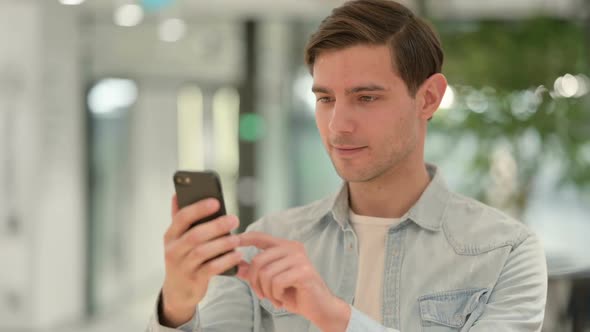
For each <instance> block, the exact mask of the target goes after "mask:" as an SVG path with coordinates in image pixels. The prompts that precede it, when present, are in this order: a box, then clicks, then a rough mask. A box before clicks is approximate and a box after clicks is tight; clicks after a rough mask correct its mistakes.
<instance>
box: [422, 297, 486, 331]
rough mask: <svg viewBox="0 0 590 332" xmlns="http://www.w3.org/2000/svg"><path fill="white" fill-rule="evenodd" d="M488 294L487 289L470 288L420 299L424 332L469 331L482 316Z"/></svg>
mask: <svg viewBox="0 0 590 332" xmlns="http://www.w3.org/2000/svg"><path fill="white" fill-rule="evenodd" d="M488 294H489V290H488V289H487V288H477V289H475V288H470V289H459V290H452V291H446V292H440V293H434V294H429V295H425V296H422V297H420V298H419V299H418V302H419V307H420V318H421V324H422V331H424V332H447V331H469V328H471V326H472V325H473V322H474V321H475V320H477V318H478V317H479V316H480V315H481V314H482V312H483V310H484V306H485V304H486V302H487V299H488Z"/></svg>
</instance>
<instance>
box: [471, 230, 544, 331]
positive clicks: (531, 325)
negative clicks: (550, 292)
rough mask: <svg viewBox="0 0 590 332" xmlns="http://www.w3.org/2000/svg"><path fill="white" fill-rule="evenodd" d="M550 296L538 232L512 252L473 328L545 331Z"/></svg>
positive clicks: (477, 329)
mask: <svg viewBox="0 0 590 332" xmlns="http://www.w3.org/2000/svg"><path fill="white" fill-rule="evenodd" d="M546 298H547V262H546V260H545V253H544V251H543V247H542V245H541V243H540V241H539V239H538V237H537V236H536V235H530V236H529V237H528V238H527V239H525V240H524V241H523V242H522V243H521V244H520V245H519V246H518V247H516V248H515V249H513V250H512V252H511V253H510V255H509V257H508V259H507V261H506V264H505V265H504V268H503V269H502V272H501V274H500V277H499V278H498V282H497V283H496V286H495V287H494V289H493V291H492V293H491V294H490V297H489V299H488V302H487V304H486V305H485V306H482V313H481V315H480V316H479V317H478V319H477V320H475V321H474V323H473V326H471V329H470V330H469V331H471V332H487V331H506V332H510V331H515V332H516V331H518V332H536V331H541V327H542V325H543V318H544V315H545V302H546Z"/></svg>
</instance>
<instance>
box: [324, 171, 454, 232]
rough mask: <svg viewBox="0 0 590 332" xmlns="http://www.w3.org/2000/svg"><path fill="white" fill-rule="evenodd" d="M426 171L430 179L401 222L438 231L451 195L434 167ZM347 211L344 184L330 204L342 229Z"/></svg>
mask: <svg viewBox="0 0 590 332" xmlns="http://www.w3.org/2000/svg"><path fill="white" fill-rule="evenodd" d="M426 170H427V171H428V174H429V175H430V178H431V180H430V183H429V184H428V186H427V187H426V189H425V190H424V192H423V193H422V195H421V196H420V198H419V199H418V201H416V203H415V204H414V205H413V206H412V207H411V208H410V210H408V212H406V213H405V214H404V215H403V216H402V217H401V220H402V221H405V220H407V219H409V220H411V221H413V222H414V223H416V224H417V225H418V226H420V227H422V228H425V229H428V230H431V231H438V230H440V227H441V223H442V218H443V214H444V211H445V208H446V205H447V202H448V200H449V198H450V194H451V193H450V191H449V189H448V187H447V184H446V182H445V180H444V178H443V176H442V175H441V174H440V172H439V171H438V168H437V167H436V166H435V165H432V164H426ZM348 210H349V207H348V185H347V184H346V183H344V184H343V185H342V187H341V188H340V191H339V192H338V194H336V196H335V198H334V202H333V204H332V216H333V218H334V219H335V220H336V222H337V223H338V224H340V226H341V227H342V228H343V229H346V228H348V227H349V221H348Z"/></svg>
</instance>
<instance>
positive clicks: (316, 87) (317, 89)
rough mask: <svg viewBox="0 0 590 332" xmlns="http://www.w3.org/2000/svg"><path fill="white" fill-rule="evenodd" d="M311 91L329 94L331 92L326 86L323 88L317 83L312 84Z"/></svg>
mask: <svg viewBox="0 0 590 332" xmlns="http://www.w3.org/2000/svg"><path fill="white" fill-rule="evenodd" d="M311 92H313V93H325V94H330V93H332V90H330V89H328V88H324V87H323V86H319V85H313V86H312V87H311Z"/></svg>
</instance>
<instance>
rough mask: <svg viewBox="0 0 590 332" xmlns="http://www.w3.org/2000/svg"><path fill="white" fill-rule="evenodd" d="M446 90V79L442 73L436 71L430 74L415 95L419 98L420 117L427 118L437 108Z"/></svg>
mask: <svg viewBox="0 0 590 332" xmlns="http://www.w3.org/2000/svg"><path fill="white" fill-rule="evenodd" d="M446 90H447V79H446V78H445V76H444V75H443V74H440V73H437V74H434V75H432V76H430V77H429V78H428V79H427V80H426V81H424V83H422V86H421V87H420V89H419V90H418V94H417V97H418V98H419V99H420V100H419V103H418V105H419V106H420V108H419V110H418V111H419V112H420V118H422V119H424V120H429V119H430V118H432V115H433V114H434V112H436V110H437V109H438V107H439V105H440V102H441V101H442V99H443V96H444V95H445V91H446Z"/></svg>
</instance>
